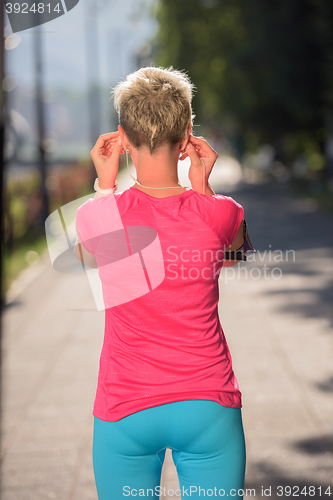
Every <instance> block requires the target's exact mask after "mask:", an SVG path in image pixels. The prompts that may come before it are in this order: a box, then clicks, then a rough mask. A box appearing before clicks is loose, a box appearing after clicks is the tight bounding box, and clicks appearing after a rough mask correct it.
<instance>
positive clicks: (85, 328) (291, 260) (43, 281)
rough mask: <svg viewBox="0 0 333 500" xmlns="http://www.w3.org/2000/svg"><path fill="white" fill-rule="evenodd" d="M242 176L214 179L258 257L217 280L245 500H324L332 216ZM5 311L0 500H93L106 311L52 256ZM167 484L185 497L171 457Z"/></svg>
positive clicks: (330, 428)
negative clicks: (239, 406) (236, 406)
mask: <svg viewBox="0 0 333 500" xmlns="http://www.w3.org/2000/svg"><path fill="white" fill-rule="evenodd" d="M224 165H225V171H223V166H224ZM182 168H183V170H182V172H183V174H182V175H183V176H184V175H185V172H186V166H185V167H182ZM227 170H229V174H226V171H227ZM133 173H134V172H133ZM240 174H241V172H240V170H239V167H238V166H237V165H236V164H235V165H234V167H230V162H229V164H228V162H225V163H224V162H223V159H222V160H221V163H220V164H219V167H218V169H216V171H215V172H214V176H215V179H214V178H213V176H212V178H211V180H210V181H211V184H212V186H213V188H214V189H215V191H216V192H217V193H221V194H223V193H225V194H227V195H228V196H232V197H233V198H235V199H236V200H237V201H238V202H239V203H241V204H242V205H243V206H244V208H245V216H246V219H247V221H248V224H249V228H250V232H251V238H252V241H253V243H254V245H255V247H256V248H257V250H258V254H257V255H256V260H255V261H254V262H248V263H246V264H243V263H242V264H240V265H238V266H236V267H234V268H230V269H229V270H226V269H225V270H224V271H223V273H222V274H221V276H220V317H221V323H222V326H223V328H224V332H225V335H226V338H227V341H228V344H229V348H230V351H231V355H232V358H233V364H234V370H235V373H236V376H237V379H238V382H239V386H240V389H241V392H242V394H243V410H242V411H243V422H244V430H245V438H246V443H247V471H246V483H245V488H247V489H252V490H255V492H254V491H252V492H250V491H248V492H247V494H246V492H245V495H246V496H256V497H260V496H261V488H262V486H263V487H264V488H265V489H266V496H268V494H269V493H271V495H270V496H271V498H281V497H286V496H296V495H297V494H298V495H299V496H300V497H301V498H305V497H309V496H310V497H312V498H318V499H319V498H321V499H327V500H328V499H329V498H330V497H329V495H327V494H325V493H326V492H327V489H326V488H327V487H328V486H329V485H330V486H331V493H333V482H332V470H333V423H332V422H333V418H332V417H333V397H332V396H333V364H332V351H333V349H332V344H333V330H332V323H333V311H332V302H333V285H332V267H333V266H332V257H333V250H332V248H333V241H332V239H333V231H332V217H331V216H328V215H327V214H325V213H323V212H320V211H318V210H316V207H315V206H314V205H313V204H312V203H311V202H310V201H309V200H296V199H295V198H293V197H292V196H291V194H290V192H289V191H288V190H286V189H285V188H284V186H283V185H282V184H281V185H280V184H278V183H276V184H273V185H271V184H265V183H264V182H261V183H258V182H254V183H248V182H244V181H242V178H241V175H240ZM118 179H119V188H120V190H123V189H126V188H128V187H129V186H131V185H133V181H132V179H131V178H130V177H129V176H128V174H127V172H126V171H124V172H121V173H120V175H119V177H118ZM180 180H181V182H184V181H183V180H182V176H180ZM235 182H236V184H235ZM237 182H238V184H237ZM265 251H266V253H265ZM264 266H266V267H264ZM277 269H279V270H277ZM8 301H9V303H8V305H7V307H6V308H5V310H4V312H3V371H2V373H3V379H2V393H3V395H2V460H3V461H2V497H1V498H2V500H46V499H61V500H92V499H94V500H96V499H97V494H96V489H95V484H94V477H93V469H92V458H91V447H92V430H93V417H92V414H91V412H92V405H93V400H94V395H95V390H96V382H97V373H98V361H99V354H100V350H101V347H102V340H103V327H104V313H103V311H101V312H98V311H97V310H96V306H95V302H94V299H93V296H92V292H91V289H90V287H89V284H88V281H87V279H86V276H85V275H70V274H62V273H57V272H56V271H54V270H53V269H52V267H51V264H50V261H49V257H48V255H47V254H46V255H44V256H43V257H42V259H41V261H40V262H39V263H38V264H36V265H35V266H32V267H31V269H29V270H27V271H26V272H25V273H23V274H22V276H21V277H20V278H19V280H18V281H17V282H16V284H15V286H13V288H12V290H11V292H10V293H9V295H8ZM162 486H163V487H165V488H166V490H165V491H166V492H167V491H168V490H169V495H167V496H166V497H164V498H170V499H171V498H179V497H176V489H177V487H178V482H177V476H176V472H175V468H174V465H173V463H172V460H171V458H170V455H169V454H167V458H166V461H165V464H164V467H163V474H162ZM279 486H282V487H283V488H285V490H281V489H279V488H278V487H279ZM213 487H214V486H213V485H212V488H213ZM270 487H271V492H270V491H269V488H270ZM288 487H290V488H291V495H288V492H289V490H288ZM297 487H299V490H297ZM310 487H313V488H312V489H309V488H310ZM304 488H306V490H304ZM320 488H321V489H320ZM302 491H303V494H301V492H302ZM173 493H175V494H173ZM304 493H306V495H305V494H304ZM213 498H214V497H213ZM111 499H112V494H111V495H110V500H111Z"/></svg>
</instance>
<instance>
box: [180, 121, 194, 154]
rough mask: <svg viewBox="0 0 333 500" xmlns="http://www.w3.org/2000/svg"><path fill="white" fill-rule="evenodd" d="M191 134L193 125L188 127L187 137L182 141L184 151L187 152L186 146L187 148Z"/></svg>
mask: <svg viewBox="0 0 333 500" xmlns="http://www.w3.org/2000/svg"><path fill="white" fill-rule="evenodd" d="M191 132H192V125H189V126H188V127H187V131H186V135H185V137H184V139H183V140H182V146H183V147H182V149H183V150H185V148H186V146H187V143H188V140H189V138H190V135H191Z"/></svg>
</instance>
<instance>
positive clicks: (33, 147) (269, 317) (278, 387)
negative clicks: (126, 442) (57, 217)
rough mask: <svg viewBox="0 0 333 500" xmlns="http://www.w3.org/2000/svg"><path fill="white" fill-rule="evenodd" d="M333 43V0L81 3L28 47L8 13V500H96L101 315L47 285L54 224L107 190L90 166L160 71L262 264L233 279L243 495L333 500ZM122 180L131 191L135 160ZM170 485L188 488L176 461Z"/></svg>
mask: <svg viewBox="0 0 333 500" xmlns="http://www.w3.org/2000/svg"><path fill="white" fill-rule="evenodd" d="M332 26H333V3H332V1H331V0H279V1H276V0H274V1H270V2H267V1H265V0H248V1H246V2H244V1H243V0H122V1H120V0H80V1H79V3H78V4H77V5H76V6H75V8H73V9H72V10H70V11H68V12H67V13H66V14H65V15H63V16H60V17H59V18H57V19H54V20H52V21H50V22H48V23H46V24H43V25H41V26H39V27H33V28H30V29H26V30H24V31H20V32H17V33H13V32H12V29H11V25H10V22H9V18H8V16H7V14H6V12H5V11H3V13H2V27H3V33H4V36H3V46H2V47H3V50H2V53H3V56H2V62H1V65H2V75H1V79H2V87H1V89H0V91H1V96H2V97H1V113H2V122H1V123H2V128H1V141H0V142H1V148H2V152H1V155H2V181H1V182H2V193H3V196H2V208H3V210H2V243H1V256H2V258H1V262H2V266H1V309H2V329H1V332H2V337H1V344H2V360H1V363H2V402H1V406H2V432H1V436H2V455H1V456H2V464H3V475H2V483H3V486H2V495H3V497H2V498H4V499H5V500H9V499H15V500H19V499H20V498H22V499H23V498H24V499H25V500H27V499H29V498H31V499H32V498H33V499H34V500H38V499H39V498H40V499H43V500H45V499H46V498H61V499H62V500H73V499H74V500H75V499H79V498H80V500H84V499H97V494H96V491H95V489H94V488H95V487H94V483H93V473H92V465H91V456H90V447H91V438H92V436H91V429H92V417H91V410H92V402H93V397H94V391H95V385H96V381H97V369H98V356H99V352H100V348H101V342H102V335H103V314H102V313H100V314H96V312H97V311H96V309H95V304H94V301H93V297H92V294H91V290H90V289H89V285H88V281H87V279H86V276H74V277H73V276H72V275H68V274H67V275H66V274H62V273H57V272H56V271H55V270H54V269H52V266H51V263H50V259H49V255H48V251H47V244H46V238H45V220H46V218H47V216H48V215H49V214H51V213H52V212H54V211H55V210H57V209H58V208H60V207H61V206H63V205H65V204H66V203H69V202H71V201H73V200H76V199H78V198H80V197H83V196H86V195H88V194H90V193H92V192H93V188H92V186H93V181H94V179H95V177H96V175H95V170H94V167H93V164H92V162H91V159H90V150H91V148H92V147H93V146H94V144H95V142H96V140H97V138H98V136H99V135H100V134H103V133H107V132H109V131H113V130H116V127H117V125H118V121H117V115H116V113H115V111H114V109H113V102H112V101H111V100H110V92H111V90H112V88H113V87H114V86H115V85H116V84H117V83H118V82H119V80H121V79H122V78H125V77H126V75H127V74H128V73H130V72H132V71H135V70H136V69H137V68H139V67H143V66H147V65H150V64H154V65H157V66H163V67H168V66H173V67H174V68H177V69H184V70H186V72H187V73H188V75H189V76H190V78H191V80H192V81H193V82H194V84H195V85H196V92H195V96H194V100H193V110H194V113H195V115H196V118H195V127H194V134H195V135H203V136H204V137H206V138H207V139H208V140H209V141H210V143H211V144H212V146H213V147H214V148H215V149H216V150H217V152H218V153H219V159H218V161H217V164H216V167H214V171H213V173H212V175H211V184H212V186H213V187H214V190H215V192H217V193H221V194H227V195H228V196H232V197H233V198H235V199H236V200H237V201H238V202H239V203H241V204H242V205H243V206H244V208H245V214H246V219H247V221H248V223H249V227H250V232H251V238H252V240H253V243H254V246H255V247H256V248H257V250H258V253H257V255H256V256H255V258H254V259H253V260H252V261H251V262H249V263H248V264H246V266H247V267H245V266H244V265H243V264H239V265H238V266H239V267H238V269H243V268H244V269H245V270H246V269H247V270H248V274H247V275H246V274H245V271H244V273H243V274H241V273H239V272H238V271H237V270H236V271H233V272H234V274H232V271H229V274H228V273H226V272H225V274H223V275H222V277H221V278H220V284H221V306H220V309H221V310H220V313H221V322H222V326H223V327H224V328H225V331H226V335H227V338H228V343H229V345H230V349H231V354H232V356H233V360H234V367H235V372H236V376H237V378H238V381H239V385H240V388H241V390H242V392H243V404H244V410H243V419H244V428H245V432H246V438H247V444H248V465H247V476H246V486H247V487H248V488H255V489H256V496H272V497H273V498H275V497H276V498H277V497H278V496H281V495H278V490H277V487H278V486H279V485H281V486H282V487H283V488H284V490H283V494H285V495H286V496H293V495H295V494H296V493H297V492H298V493H301V488H305V490H303V493H302V495H304V496H312V497H314V498H319V497H320V498H322V497H324V498H329V496H330V495H332V494H333V475H332V470H333V426H332V422H333V418H332V417H333V414H332V410H333V398H332V395H333V369H332V323H333V312H332V311H333V308H332V304H333V280H332V277H333V274H332V267H333V266H332V256H333V250H332V247H333V230H332V229H333V224H332V212H333V29H332ZM185 163H186V162H185ZM133 173H134V172H133ZM119 179H120V187H121V189H126V188H127V187H129V186H130V185H132V184H133V182H132V181H131V179H130V178H129V176H128V175H127V172H126V170H125V164H124V161H123V158H121V163H120V173H119ZM180 179H181V180H183V182H185V183H186V165H185V167H180ZM288 251H289V254H288V253H287V252H288ZM292 252H293V253H292ZM268 265H270V266H271V267H270V270H269V271H267V272H268V274H266V273H265V274H264V272H263V271H264V270H265V269H267V270H268V269H269V268H268V267H267V266H268ZM265 266H266V268H265ZM272 266H273V268H272ZM274 266H275V268H278V269H279V270H280V271H279V272H277V271H276V272H275V274H274V273H272V269H274ZM233 269H234V268H233ZM236 269H237V268H236ZM253 269H256V270H257V272H253V273H252V274H250V271H251V270H253ZM258 270H259V271H258ZM97 325H98V326H97ZM92 332H94V333H93V335H92ZM51 423H52V425H51ZM162 481H163V484H166V485H168V486H169V488H176V484H177V479H176V475H175V469H174V468H173V464H172V463H171V461H170V457H168V458H167V461H166V464H165V467H164V470H163V478H162ZM262 486H264V487H265V488H270V487H271V488H272V491H271V494H270V495H269V494H268V491H266V494H265V495H264V494H263V493H262V490H261V488H262ZM289 487H290V488H291V490H289V489H288V488H289ZM310 487H311V488H313V489H312V490H311V489H309V488H310ZM286 488H287V489H286ZM293 488H294V489H293ZM295 488H296V489H295ZM297 488H300V489H299V491H298V490H297ZM328 488H330V489H328ZM165 496H166V498H167V497H168V495H167V494H166V495H165ZM248 496H250V494H249V495H248ZM252 496H254V495H253V494H252ZM169 497H170V498H172V494H170V495H169Z"/></svg>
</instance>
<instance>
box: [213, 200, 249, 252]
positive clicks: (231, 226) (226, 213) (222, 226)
mask: <svg viewBox="0 0 333 500" xmlns="http://www.w3.org/2000/svg"><path fill="white" fill-rule="evenodd" d="M214 198H215V199H216V203H217V205H216V207H215V210H214V214H215V218H216V219H217V220H216V221H215V224H216V228H217V233H218V235H219V237H220V238H221V240H222V241H224V242H225V245H226V246H227V247H228V246H229V245H231V243H232V242H233V241H234V239H235V238H236V234H237V232H238V230H239V227H240V225H241V222H242V220H243V218H244V209H243V207H242V205H240V204H239V203H237V201H235V200H234V199H233V198H230V197H229V196H223V195H215V196H214Z"/></svg>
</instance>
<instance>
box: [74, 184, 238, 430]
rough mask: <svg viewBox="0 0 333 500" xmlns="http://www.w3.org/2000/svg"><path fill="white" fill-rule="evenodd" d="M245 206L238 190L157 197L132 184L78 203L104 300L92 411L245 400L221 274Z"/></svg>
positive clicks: (112, 417) (113, 414) (103, 414)
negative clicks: (224, 315)
mask: <svg viewBox="0 0 333 500" xmlns="http://www.w3.org/2000/svg"><path fill="white" fill-rule="evenodd" d="M243 216H244V211H243V208H242V206H241V205H239V204H238V203H236V201H234V200H233V199H232V198H230V197H228V196H222V195H214V196H207V195H203V194H200V193H197V192H196V191H193V190H192V189H189V190H187V191H185V192H183V193H180V194H178V195H174V196H169V197H166V198H154V197H152V196H150V195H148V194H146V193H144V192H142V191H140V190H138V189H136V188H134V187H131V188H129V189H127V190H125V191H123V192H122V193H118V194H115V195H113V196H106V197H102V198H98V199H89V200H88V201H87V202H85V203H84V204H83V205H82V206H81V207H80V208H79V209H78V210H77V214H76V225H77V232H78V236H79V238H80V240H81V243H82V244H83V246H84V248H85V249H86V250H87V251H88V252H90V253H92V254H93V255H94V256H95V258H96V261H97V264H98V272H99V276H100V279H101V282H102V289H103V297H104V303H105V333H104V342H103V347H102V352H101V357H100V366H99V375H98V384H97V392H96V398H95V402H94V408H93V415H94V416H96V417H98V418H100V419H102V420H106V421H109V422H115V421H118V420H120V419H121V418H123V417H126V416H127V415H130V414H132V413H135V412H138V411H140V410H143V409H146V408H150V407H153V406H158V405H162V404H166V403H171V402H174V401H183V400H197V399H203V400H212V401H217V402H218V403H220V404H221V405H223V406H229V407H233V408H241V406H242V403H241V392H240V391H239V387H238V382H237V379H236V377H235V374H234V372H233V368H232V359H231V355H230V352H229V348H228V344H227V341H226V338H225V336H224V333H223V329H222V326H221V323H220V319H219V315H218V300H219V287H218V278H219V273H220V270H221V268H222V264H223V252H224V247H225V246H229V245H230V244H231V243H232V241H233V240H234V238H235V236H236V234H237V231H238V229H239V226H240V223H241V221H242V219H243Z"/></svg>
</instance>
